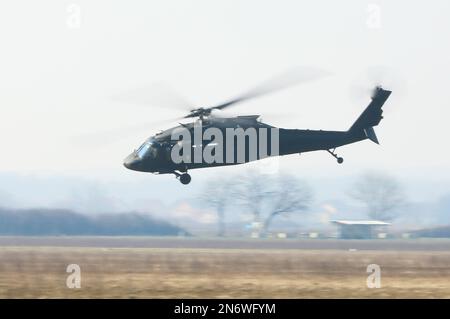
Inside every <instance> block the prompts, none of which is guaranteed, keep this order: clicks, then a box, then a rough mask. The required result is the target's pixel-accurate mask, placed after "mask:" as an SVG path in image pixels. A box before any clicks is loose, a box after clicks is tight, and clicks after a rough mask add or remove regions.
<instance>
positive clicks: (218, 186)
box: [200, 179, 234, 237]
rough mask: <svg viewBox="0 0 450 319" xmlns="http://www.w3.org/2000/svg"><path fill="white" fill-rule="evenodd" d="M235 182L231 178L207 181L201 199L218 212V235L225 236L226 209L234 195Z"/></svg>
mask: <svg viewBox="0 0 450 319" xmlns="http://www.w3.org/2000/svg"><path fill="white" fill-rule="evenodd" d="M233 186H234V185H233V183H232V180H231V179H228V180H223V179H214V180H210V181H208V182H207V183H206V185H205V188H204V190H203V192H202V193H201V195H200V199H201V200H202V201H204V202H205V203H206V204H207V205H208V206H210V207H211V208H213V209H214V210H215V211H216V213H217V222H218V230H217V236H220V237H223V236H225V231H226V229H225V228H226V227H225V210H226V208H227V204H228V202H229V200H230V196H232V193H233V191H232V189H233Z"/></svg>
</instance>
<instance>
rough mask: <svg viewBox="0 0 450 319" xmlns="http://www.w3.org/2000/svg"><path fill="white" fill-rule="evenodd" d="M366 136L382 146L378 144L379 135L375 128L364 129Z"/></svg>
mask: <svg viewBox="0 0 450 319" xmlns="http://www.w3.org/2000/svg"><path fill="white" fill-rule="evenodd" d="M364 134H366V137H367V138H368V139H369V140H371V141H372V142H374V143H377V144H380V143H379V142H378V138H377V135H376V134H375V130H374V129H373V127H368V128H365V129H364Z"/></svg>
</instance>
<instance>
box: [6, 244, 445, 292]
mask: <svg viewBox="0 0 450 319" xmlns="http://www.w3.org/2000/svg"><path fill="white" fill-rule="evenodd" d="M0 261H1V262H0V297H2V298H23V297H24V298H67V297H75V298H91V297H99V298H182V297H183V298H184V297H186V298H187V297H191V298H228V297H239V298H339V297H342V298H360V297H369V298H380V297H388V298H399V297H406V298H412V297H425V298H429V297H430V298H431V297H435V298H436V297H437V298H450V252H447V251H441V252H421V251H414V252H410V251H397V252H395V251H390V252H386V251H338V250H287V251H282V250H257V249H248V250H239V249H175V248H170V249H157V248H129V249H128V248H74V247H59V248H58V247H2V248H0ZM74 263H75V264H79V265H80V267H81V271H82V282H81V285H82V287H81V289H68V288H67V287H66V278H67V275H68V274H67V273H66V267H67V265H68V264H74ZM372 263H375V264H378V265H380V266H381V269H382V287H381V288H380V289H368V288H367V287H366V278H367V275H368V274H367V273H366V267H367V265H368V264H372Z"/></svg>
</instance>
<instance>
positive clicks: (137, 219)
mask: <svg viewBox="0 0 450 319" xmlns="http://www.w3.org/2000/svg"><path fill="white" fill-rule="evenodd" d="M180 233H185V234H186V232H185V231H184V230H183V229H182V228H180V227H178V226H175V225H172V224H170V223H168V222H165V221H161V220H157V219H154V218H152V217H150V216H148V215H144V214H139V213H135V212H130V213H118V214H102V215H96V216H87V215H83V214H80V213H77V212H74V211H71V210H65V209H17V210H13V209H5V208H0V235H24V236H40V235H53V236H57V235H100V236H127V235H133V236H143V235H146V236H148V235H151V236H166V235H178V234H180Z"/></svg>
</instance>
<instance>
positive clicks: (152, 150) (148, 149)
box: [136, 141, 158, 159]
mask: <svg viewBox="0 0 450 319" xmlns="http://www.w3.org/2000/svg"><path fill="white" fill-rule="evenodd" d="M157 148H158V145H157V144H156V143H153V142H149V141H147V142H145V143H144V144H142V145H141V146H140V147H139V148H138V150H137V151H136V154H137V156H139V158H141V159H142V158H145V157H150V158H156V155H157V153H158V150H157Z"/></svg>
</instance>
